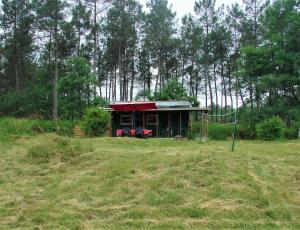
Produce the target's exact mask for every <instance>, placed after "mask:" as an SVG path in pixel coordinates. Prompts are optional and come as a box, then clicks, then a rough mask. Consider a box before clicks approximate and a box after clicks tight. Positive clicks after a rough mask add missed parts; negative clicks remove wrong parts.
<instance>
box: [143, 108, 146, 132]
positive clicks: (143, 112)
mask: <svg viewBox="0 0 300 230" xmlns="http://www.w3.org/2000/svg"><path fill="white" fill-rule="evenodd" d="M145 128H146V127H145V112H144V111H143V129H145Z"/></svg>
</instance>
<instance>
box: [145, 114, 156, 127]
mask: <svg viewBox="0 0 300 230" xmlns="http://www.w3.org/2000/svg"><path fill="white" fill-rule="evenodd" d="M154 117H155V120H156V121H155V123H153V122H149V118H150V119H151V118H154ZM146 124H147V125H158V114H147V116H146Z"/></svg>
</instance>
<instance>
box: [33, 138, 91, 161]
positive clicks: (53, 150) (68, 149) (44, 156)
mask: <svg viewBox="0 0 300 230" xmlns="http://www.w3.org/2000/svg"><path fill="white" fill-rule="evenodd" d="M91 151H92V148H91V147H90V146H87V145H83V144H82V143H81V144H80V143H79V142H78V141H71V139H69V138H62V137H52V138H49V139H48V140H47V142H43V143H41V144H37V145H35V146H32V147H30V148H29V150H28V154H27V155H28V157H30V158H31V159H38V160H41V161H50V160H52V159H53V160H59V161H68V160H70V159H72V158H75V157H77V156H79V155H81V154H82V153H84V152H91Z"/></svg>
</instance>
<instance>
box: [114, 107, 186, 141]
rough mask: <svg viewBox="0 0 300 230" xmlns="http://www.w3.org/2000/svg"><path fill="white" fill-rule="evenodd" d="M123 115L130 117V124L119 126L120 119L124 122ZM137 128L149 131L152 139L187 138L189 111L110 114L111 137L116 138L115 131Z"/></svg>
mask: <svg viewBox="0 0 300 230" xmlns="http://www.w3.org/2000/svg"><path fill="white" fill-rule="evenodd" d="M124 115H125V116H126V115H130V116H132V124H121V117H122V116H123V121H124ZM155 116H156V117H157V118H156V123H155V124H154V123H151V122H155V119H154V117H155ZM126 119H127V117H126ZM126 119H125V120H126ZM180 121H181V125H180ZM138 127H141V128H145V129H151V130H152V131H153V136H154V137H174V136H176V135H182V136H187V133H188V129H189V111H170V112H169V111H158V112H155V111H154V112H143V111H136V112H112V136H116V130H117V129H124V128H130V129H132V128H133V129H135V128H138Z"/></svg>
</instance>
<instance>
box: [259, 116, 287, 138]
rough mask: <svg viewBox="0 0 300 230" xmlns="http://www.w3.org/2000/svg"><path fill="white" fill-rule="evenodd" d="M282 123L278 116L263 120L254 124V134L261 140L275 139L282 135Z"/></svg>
mask: <svg viewBox="0 0 300 230" xmlns="http://www.w3.org/2000/svg"><path fill="white" fill-rule="evenodd" d="M283 128H284V124H283V122H282V120H281V119H280V118H279V117H272V118H270V119H267V120H264V121H263V122H262V123H260V124H258V125H257V126H256V135H257V137H258V138H260V139H263V140H276V139H278V138H281V137H282V136H283Z"/></svg>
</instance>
